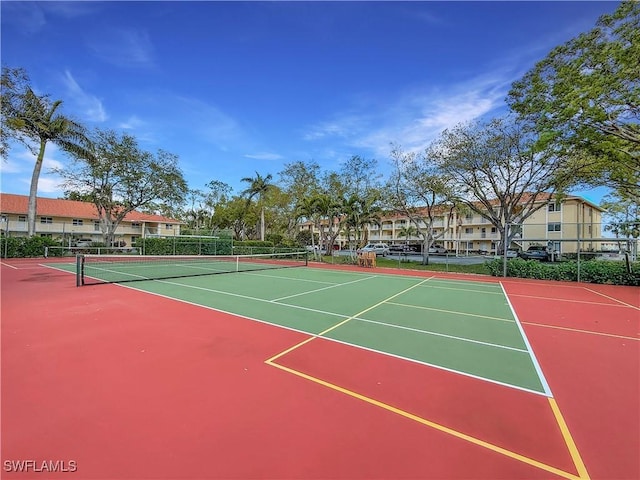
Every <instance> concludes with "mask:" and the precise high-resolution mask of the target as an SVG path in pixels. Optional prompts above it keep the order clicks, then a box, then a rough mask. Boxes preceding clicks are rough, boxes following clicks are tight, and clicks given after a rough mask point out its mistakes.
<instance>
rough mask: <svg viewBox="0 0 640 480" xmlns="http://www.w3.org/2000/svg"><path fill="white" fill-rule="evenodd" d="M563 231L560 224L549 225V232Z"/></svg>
mask: <svg viewBox="0 0 640 480" xmlns="http://www.w3.org/2000/svg"><path fill="white" fill-rule="evenodd" d="M561 230H562V224H561V223H560V222H553V223H549V224H547V232H560V231H561Z"/></svg>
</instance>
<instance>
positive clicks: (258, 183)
mask: <svg viewBox="0 0 640 480" xmlns="http://www.w3.org/2000/svg"><path fill="white" fill-rule="evenodd" d="M272 178H273V177H272V176H271V174H268V175H267V176H265V177H262V175H260V174H259V173H258V172H256V177H255V178H251V177H245V178H243V179H242V180H241V181H242V182H247V183H248V184H249V188H247V189H246V190H244V191H243V192H242V193H241V195H247V203H249V202H251V199H252V198H253V197H256V196H257V197H258V204H259V205H260V240H263V241H264V196H265V194H266V193H267V192H268V191H269V190H271V188H273V187H274V185H273V184H272V183H270V182H271V179H272Z"/></svg>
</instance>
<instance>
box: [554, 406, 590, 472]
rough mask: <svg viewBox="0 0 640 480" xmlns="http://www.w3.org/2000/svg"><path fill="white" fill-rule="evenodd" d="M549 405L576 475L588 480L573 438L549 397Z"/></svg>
mask: <svg viewBox="0 0 640 480" xmlns="http://www.w3.org/2000/svg"><path fill="white" fill-rule="evenodd" d="M549 405H550V406H551V410H552V411H553V415H554V416H555V417H556V422H558V426H559V427H560V431H561V432H562V437H563V438H564V441H565V443H566V444H567V448H568V449H569V453H570V454H571V459H572V460H573V464H574V465H575V467H576V470H577V471H578V475H580V478H581V479H584V480H587V479H589V473H588V472H587V468H586V467H585V466H584V462H583V461H582V458H581V457H580V452H578V448H577V447H576V444H575V442H574V441H573V437H572V436H571V433H570V432H569V428H568V427H567V424H566V422H565V421H564V417H563V416H562V413H561V412H560V409H559V408H558V404H557V403H556V400H555V399H554V398H551V397H549Z"/></svg>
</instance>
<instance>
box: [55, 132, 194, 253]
mask: <svg viewBox="0 0 640 480" xmlns="http://www.w3.org/2000/svg"><path fill="white" fill-rule="evenodd" d="M91 145H92V146H91V152H90V155H89V156H78V157H76V158H75V159H74V162H73V164H72V165H71V166H69V167H68V168H66V169H58V170H56V172H57V173H58V174H60V176H61V177H62V178H63V179H64V186H65V187H66V188H68V189H70V190H72V191H74V192H80V193H81V194H85V195H90V197H91V198H92V201H93V203H94V205H95V207H96V210H97V212H98V217H99V219H100V225H101V228H102V233H103V236H104V241H105V243H106V244H108V245H109V244H111V242H112V241H113V238H114V234H115V231H116V228H117V227H118V225H119V224H120V222H121V221H122V220H123V219H124V218H125V217H126V215H127V214H128V213H129V212H132V211H133V210H136V209H139V208H144V207H145V206H147V205H149V204H151V203H152V202H158V201H159V202H163V203H166V204H170V205H175V204H181V203H183V202H184V197H185V195H186V194H187V192H188V188H187V183H186V181H185V180H184V178H183V176H182V172H181V170H180V168H179V167H178V157H177V156H176V155H174V154H172V153H169V152H165V151H163V150H159V151H158V152H157V154H156V155H153V154H151V153H149V152H146V151H143V150H141V149H140V148H139V147H138V144H137V141H136V139H135V138H134V137H132V136H130V135H127V134H123V135H121V136H120V135H118V134H116V133H115V132H113V131H101V130H96V131H95V132H94V135H93V138H92V144H91Z"/></svg>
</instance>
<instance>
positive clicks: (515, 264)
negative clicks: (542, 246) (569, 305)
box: [486, 258, 640, 286]
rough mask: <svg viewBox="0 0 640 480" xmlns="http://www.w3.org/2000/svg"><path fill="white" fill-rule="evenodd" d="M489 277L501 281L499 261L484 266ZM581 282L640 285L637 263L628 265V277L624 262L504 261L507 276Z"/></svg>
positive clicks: (501, 268) (639, 271) (639, 266)
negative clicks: (489, 274)
mask: <svg viewBox="0 0 640 480" xmlns="http://www.w3.org/2000/svg"><path fill="white" fill-rule="evenodd" d="M486 266H487V268H488V269H489V271H490V272H491V275H493V276H495V277H501V276H502V274H503V264H502V259H495V260H491V261H489V262H487V263H486ZM578 268H579V269H580V270H579V271H580V281H581V282H587V283H604V284H611V285H635V286H638V285H640V262H634V263H632V264H631V273H629V272H628V271H627V266H626V263H625V262H603V261H597V260H587V261H583V262H580V264H578V262H576V261H568V262H560V263H544V262H539V261H537V260H523V259H520V258H514V259H511V260H508V261H507V276H508V277H518V278H536V279H541V280H562V281H568V282H577V281H578Z"/></svg>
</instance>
